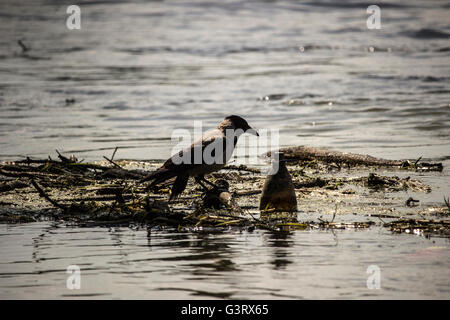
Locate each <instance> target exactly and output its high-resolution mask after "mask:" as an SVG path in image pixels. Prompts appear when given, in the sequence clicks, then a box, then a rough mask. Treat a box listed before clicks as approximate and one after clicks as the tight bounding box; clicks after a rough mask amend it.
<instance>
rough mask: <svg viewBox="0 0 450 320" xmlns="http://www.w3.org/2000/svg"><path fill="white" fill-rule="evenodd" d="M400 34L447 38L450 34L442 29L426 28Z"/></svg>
mask: <svg viewBox="0 0 450 320" xmlns="http://www.w3.org/2000/svg"><path fill="white" fill-rule="evenodd" d="M400 34H401V35H405V36H407V37H410V38H415V39H448V38H449V37H450V34H448V33H446V32H444V31H439V30H434V29H427V28H424V29H420V30H413V31H404V32H401V33H400Z"/></svg>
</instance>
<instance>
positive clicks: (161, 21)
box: [0, 0, 450, 298]
mask: <svg viewBox="0 0 450 320" xmlns="http://www.w3.org/2000/svg"><path fill="white" fill-rule="evenodd" d="M71 4H73V3H72V1H56V0H35V1H31V0H29V1H13V0H4V1H1V3H0V20H1V23H0V160H14V159H18V158H22V157H24V156H32V157H40V158H42V157H47V156H48V155H51V156H52V157H55V151H54V150H55V149H58V150H60V151H62V152H66V153H68V154H71V153H73V154H75V155H76V156H77V157H78V159H85V160H86V161H94V160H99V159H102V155H109V154H111V153H112V151H113V150H114V148H115V147H116V146H118V147H120V149H119V151H118V152H117V155H116V159H120V158H122V159H138V160H163V159H165V158H167V157H168V156H169V155H170V153H171V148H172V147H173V146H174V145H175V144H176V141H172V140H171V135H172V132H173V130H174V129H177V128H184V129H188V130H191V129H192V127H193V121H194V120H201V121H203V126H204V127H205V129H206V128H210V127H215V126H216V125H217V123H218V122H219V121H220V120H221V119H223V118H224V117H225V116H227V115H229V114H239V115H242V116H243V117H244V118H246V119H247V120H248V121H249V123H250V124H251V125H252V126H253V127H255V128H257V129H279V132H280V145H281V146H291V145H309V146H318V147H330V148H334V149H336V150H340V151H348V152H357V153H366V154H370V155H373V156H378V157H384V158H390V159H399V158H401V159H404V158H409V159H417V158H419V157H420V156H422V157H423V159H427V160H432V161H441V162H443V164H444V167H445V168H448V167H449V165H450V129H449V128H450V86H449V80H450V76H449V75H450V54H449V52H450V42H449V38H450V19H449V17H450V5H449V4H448V2H445V1H407V2H405V1H403V2H401V1H383V2H381V3H380V4H379V6H380V8H381V29H373V30H371V29H368V28H367V24H366V20H367V18H368V16H369V14H367V12H366V9H367V7H368V6H369V5H370V4H371V3H368V2H362V1H340V3H339V4H338V3H337V2H334V1H330V2H328V1H322V0H321V1H310V2H309V1H240V0H236V1H200V0H199V1H132V2H131V1H121V0H98V1H77V4H78V5H79V6H80V9H81V29H80V30H69V29H68V28H67V27H66V19H67V17H68V16H69V15H68V14H67V13H66V9H67V6H68V5H71ZM18 40H21V41H22V43H23V44H24V45H25V47H26V48H27V49H28V50H27V51H24V50H23V49H22V48H21V46H20V45H19V44H18ZM448 177H449V171H448V170H447V169H444V172H443V173H442V174H425V175H423V178H424V179H425V182H427V183H431V184H433V183H434V185H436V186H437V191H436V192H437V193H434V196H433V197H432V200H430V201H433V202H438V201H440V202H442V198H443V196H449V195H450V188H449V186H448V180H447V179H448ZM0 230H1V235H0V236H1V251H0V253H1V256H2V262H1V265H0V287H1V289H0V290H1V292H0V297H2V298H7V297H14V298H61V297H71V296H72V295H85V296H87V297H89V296H90V297H92V296H94V297H105V298H116V297H120V298H128V297H129V298H186V297H187V298H196V297H199V298H204V297H231V298H364V297H369V298H371V297H375V298H377V297H384V298H450V293H449V281H448V279H449V273H448V270H449V266H450V262H449V260H450V259H449V258H450V255H449V247H450V246H449V242H448V241H447V240H444V239H434V240H433V239H426V238H422V237H418V236H414V235H392V234H390V233H389V232H388V231H386V230H383V229H378V228H373V229H370V230H368V231H340V232H337V234H333V233H331V232H327V231H314V230H313V231H304V232H303V231H298V232H295V233H293V234H290V235H285V236H284V237H281V238H279V236H278V235H274V234H270V233H268V232H265V231H255V232H253V233H250V232H242V233H241V232H233V231H230V232H227V233H224V234H213V235H208V234H195V233H193V234H180V233H177V232H172V231H157V232H151V234H150V236H149V235H148V233H147V231H146V230H145V231H143V230H133V229H129V228H122V229H121V228H118V229H104V228H82V229H78V228H72V227H65V226H64V225H54V224H53V223H36V224H29V225H18V226H6V225H2V226H1V229H0ZM433 241H434V242H433ZM69 264H75V265H79V266H80V267H81V272H82V289H81V291H73V290H72V291H71V290H68V289H67V288H66V287H65V278H66V277H67V274H66V273H65V270H66V268H67V266H68V265H69ZM371 264H376V265H378V266H379V267H380V269H381V274H382V283H381V288H382V289H380V290H370V289H367V286H366V282H365V281H366V279H367V277H368V275H367V273H366V269H367V267H368V266H369V265H371Z"/></svg>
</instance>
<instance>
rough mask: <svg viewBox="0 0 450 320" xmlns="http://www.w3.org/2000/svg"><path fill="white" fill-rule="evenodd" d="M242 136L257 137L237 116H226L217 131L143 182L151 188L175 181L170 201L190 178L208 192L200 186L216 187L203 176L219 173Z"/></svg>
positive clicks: (177, 155) (207, 135) (181, 190)
mask: <svg viewBox="0 0 450 320" xmlns="http://www.w3.org/2000/svg"><path fill="white" fill-rule="evenodd" d="M243 133H250V134H253V135H256V136H259V134H258V132H257V131H256V130H255V129H252V128H251V127H250V126H249V124H248V123H247V121H245V120H244V119H243V118H241V117H239V116H236V115H231V116H228V117H226V118H225V119H224V120H223V121H222V122H221V123H219V125H218V126H217V128H216V129H214V130H211V131H208V132H206V133H205V134H203V136H202V137H201V138H200V139H198V140H197V141H195V142H194V143H193V144H191V146H190V147H188V148H186V149H184V150H181V151H180V152H178V153H177V154H175V155H173V156H172V157H171V158H169V159H168V160H167V161H166V162H164V164H163V165H162V166H161V167H160V168H158V169H157V170H156V171H154V172H152V173H150V174H149V175H148V176H147V177H145V178H144V179H142V182H144V181H151V180H152V183H151V184H150V187H153V186H155V185H157V184H159V183H161V182H164V181H166V180H169V179H171V178H174V177H176V179H175V182H174V183H173V185H172V192H171V195H170V199H169V200H172V199H173V198H175V197H177V196H178V195H179V194H181V193H182V192H183V191H184V189H186V185H187V183H188V180H189V177H194V179H195V181H196V182H197V183H199V184H200V185H201V186H202V187H203V189H205V190H207V189H208V188H207V187H206V186H205V185H204V184H203V182H206V183H207V184H209V185H211V186H213V187H216V186H215V185H214V184H213V183H212V182H209V181H208V180H206V179H205V177H204V175H205V174H208V173H211V172H215V171H218V170H220V169H222V168H223V167H224V166H225V165H226V163H227V162H228V160H230V158H231V155H232V154H233V151H234V147H235V146H236V143H237V141H238V139H239V136H240V135H241V134H243Z"/></svg>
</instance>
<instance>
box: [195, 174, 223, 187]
mask: <svg viewBox="0 0 450 320" xmlns="http://www.w3.org/2000/svg"><path fill="white" fill-rule="evenodd" d="M200 179H201V180H202V181H204V182H206V183H207V184H209V185H210V186H211V187H213V188H214V189H219V187H218V186H217V185H215V184H214V183H212V182H211V181H208V180H206V179H205V177H204V176H202V177H201V178H200Z"/></svg>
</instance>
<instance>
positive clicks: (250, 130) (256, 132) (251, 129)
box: [245, 128, 259, 137]
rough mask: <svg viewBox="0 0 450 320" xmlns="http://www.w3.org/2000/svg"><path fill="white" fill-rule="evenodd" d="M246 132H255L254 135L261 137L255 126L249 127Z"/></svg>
mask: <svg viewBox="0 0 450 320" xmlns="http://www.w3.org/2000/svg"><path fill="white" fill-rule="evenodd" d="M245 132H246V133H250V134H253V135H255V136H257V137H259V133H258V131H256V130H255V129H253V128H248V129H247V131H245Z"/></svg>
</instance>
